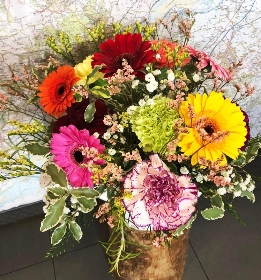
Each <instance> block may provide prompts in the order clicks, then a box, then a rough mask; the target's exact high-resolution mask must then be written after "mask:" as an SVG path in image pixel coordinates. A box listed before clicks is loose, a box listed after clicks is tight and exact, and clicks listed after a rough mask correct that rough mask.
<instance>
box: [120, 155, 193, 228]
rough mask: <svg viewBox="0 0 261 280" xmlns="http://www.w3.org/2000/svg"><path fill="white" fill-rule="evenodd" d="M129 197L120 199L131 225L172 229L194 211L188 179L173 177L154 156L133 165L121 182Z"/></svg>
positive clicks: (186, 219)
mask: <svg viewBox="0 0 261 280" xmlns="http://www.w3.org/2000/svg"><path fill="white" fill-rule="evenodd" d="M124 190H125V192H126V193H129V194H130V195H126V196H125V198H124V199H123V202H124V205H125V208H126V210H127V211H128V212H129V214H130V217H131V219H132V221H133V223H134V224H135V225H136V226H138V227H141V228H143V229H146V228H148V227H151V229H152V230H175V229H176V228H178V227H179V226H182V225H184V224H186V223H187V222H188V221H189V219H190V218H191V216H192V214H193V212H194V211H195V210H196V208H195V204H196V202H197V198H198V189H197V186H196V185H195V184H193V183H191V181H190V177H189V176H177V175H175V174H174V173H172V172H170V170H169V168H168V167H167V166H166V165H165V163H164V162H163V161H162V160H161V159H160V158H159V156H158V155H157V154H154V155H151V156H150V161H143V162H141V163H138V164H136V166H134V168H133V170H132V172H130V173H129V174H128V175H127V177H126V178H125V181H124Z"/></svg>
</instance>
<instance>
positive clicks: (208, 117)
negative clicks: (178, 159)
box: [178, 91, 247, 165]
mask: <svg viewBox="0 0 261 280" xmlns="http://www.w3.org/2000/svg"><path fill="white" fill-rule="evenodd" d="M179 113H180V116H181V117H182V118H183V119H184V122H185V124H186V126H187V127H188V133H181V134H180V135H179V144H178V145H179V146H180V147H181V151H182V152H183V153H184V155H185V156H191V155H192V157H191V164H192V165H195V164H197V163H198V162H199V159H200V157H204V158H206V159H207V160H211V161H217V160H218V159H222V158H223V161H222V163H226V158H225V156H223V155H227V156H229V157H230V158H232V159H236V158H237V156H238V154H239V148H241V147H242V146H243V145H244V142H245V140H246V137H245V136H246V134H247V129H246V123H245V122H244V118H245V117H244V115H243V113H242V111H241V110H240V107H239V106H237V105H236V104H235V103H232V102H231V100H230V99H224V97H223V95H222V93H220V92H214V91H212V92H210V94H208V95H207V94H206V93H204V94H203V95H200V94H199V93H197V94H195V95H193V94H189V95H188V98H187V101H183V102H182V104H181V106H180V109H179Z"/></svg>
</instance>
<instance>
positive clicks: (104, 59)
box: [92, 33, 156, 78]
mask: <svg viewBox="0 0 261 280" xmlns="http://www.w3.org/2000/svg"><path fill="white" fill-rule="evenodd" d="M99 47H100V49H101V52H96V53H94V56H93V58H92V67H94V66H95V65H101V64H103V66H102V68H101V69H100V71H101V72H103V73H104V77H105V78H107V77H111V76H112V75H113V74H114V73H116V72H117V70H118V69H123V67H122V59H126V60H127V62H128V64H129V65H130V66H131V67H132V69H133V70H134V72H133V75H136V76H137V77H139V78H144V73H142V72H141V71H142V70H143V69H144V65H145V64H147V63H151V62H154V61H156V59H155V51H153V50H151V49H150V47H151V43H150V42H149V41H142V37H141V35H140V34H137V33H134V34H131V33H127V34H117V35H116V36H115V38H114V41H113V40H111V39H108V40H107V41H105V42H103V43H102V44H100V46H99Z"/></svg>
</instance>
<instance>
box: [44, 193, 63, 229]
mask: <svg viewBox="0 0 261 280" xmlns="http://www.w3.org/2000/svg"><path fill="white" fill-rule="evenodd" d="M64 207H65V197H63V198H61V199H59V200H57V201H56V202H55V203H54V204H53V205H51V206H50V208H49V209H48V213H47V214H46V216H45V218H44V220H43V221H42V223H41V227H40V230H41V231H43V232H44V231H47V230H49V229H50V228H53V227H55V226H56V225H57V224H58V223H59V222H60V220H61V217H62V216H63V210H64Z"/></svg>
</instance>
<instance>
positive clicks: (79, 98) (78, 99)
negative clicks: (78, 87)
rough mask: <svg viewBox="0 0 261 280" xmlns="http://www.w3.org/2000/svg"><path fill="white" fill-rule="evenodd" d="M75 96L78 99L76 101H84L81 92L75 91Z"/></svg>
mask: <svg viewBox="0 0 261 280" xmlns="http://www.w3.org/2000/svg"><path fill="white" fill-rule="evenodd" d="M73 97H74V99H75V100H76V102H81V101H82V96H81V95H80V94H79V93H75V94H74V95H73Z"/></svg>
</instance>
